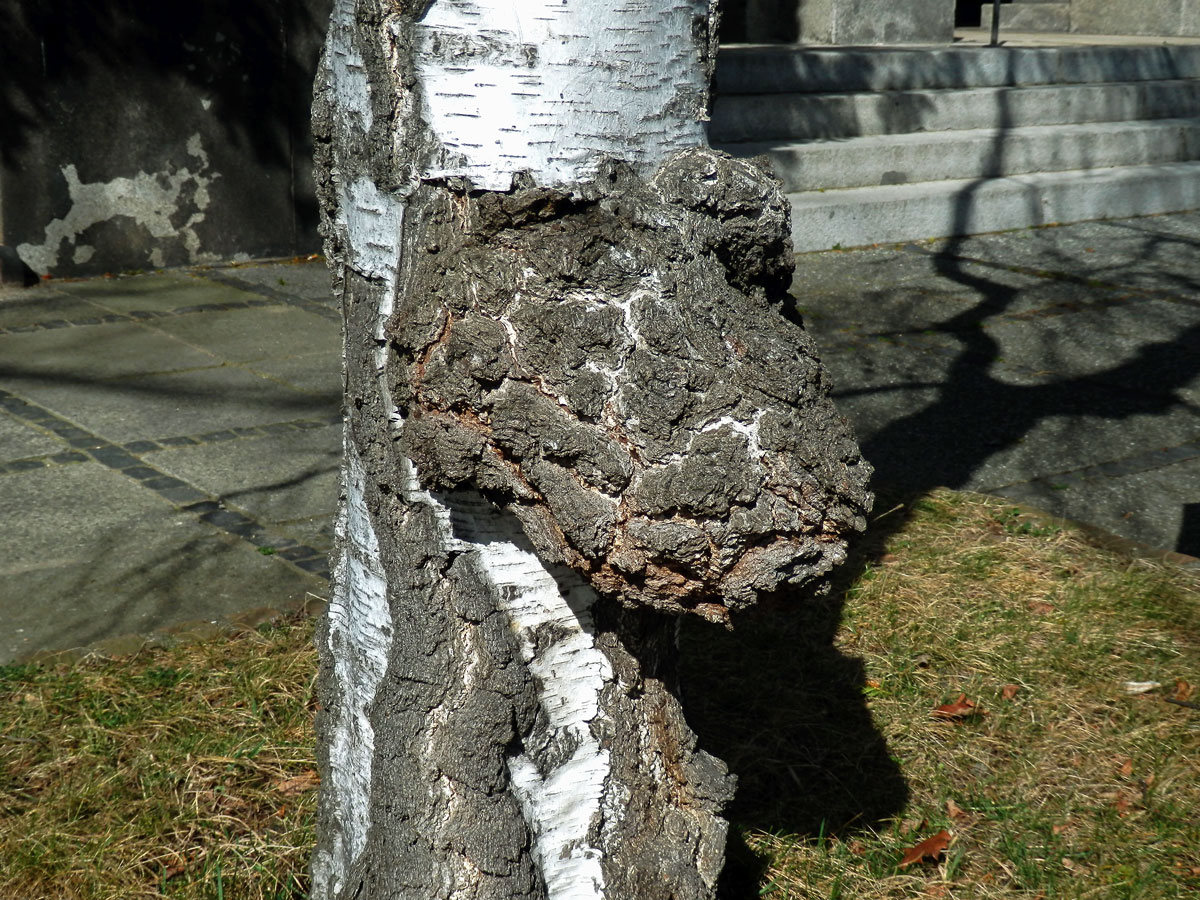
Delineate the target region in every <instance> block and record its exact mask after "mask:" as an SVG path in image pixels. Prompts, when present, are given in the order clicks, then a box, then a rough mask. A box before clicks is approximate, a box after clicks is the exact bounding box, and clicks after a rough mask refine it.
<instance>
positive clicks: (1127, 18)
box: [1071, 0, 1200, 37]
mask: <svg viewBox="0 0 1200 900" xmlns="http://www.w3.org/2000/svg"><path fill="white" fill-rule="evenodd" d="M1071 30H1072V31H1076V32H1081V33H1083V34H1150V35H1163V36H1167V37H1200V0H1137V2H1134V3H1131V2H1126V0H1071Z"/></svg>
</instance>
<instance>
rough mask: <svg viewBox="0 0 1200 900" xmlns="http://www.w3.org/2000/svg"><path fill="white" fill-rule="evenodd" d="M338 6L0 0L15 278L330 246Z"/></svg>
mask: <svg viewBox="0 0 1200 900" xmlns="http://www.w3.org/2000/svg"><path fill="white" fill-rule="evenodd" d="M330 5H331V0H241V2H236V3H235V2H231V0H211V2H196V0H192V2H190V3H180V4H176V3H170V4H166V3H164V4H150V3H144V2H138V0H111V2H107V3H103V4H96V3H88V2H85V0H47V2H42V3H36V4H35V3H29V2H22V0H0V21H3V23H4V25H3V28H0V247H3V251H2V252H0V257H3V258H5V259H6V260H8V262H9V265H6V266H5V280H13V277H12V274H13V273H12V268H13V267H12V265H11V263H12V260H13V257H14V256H16V257H19V259H20V260H21V261H22V262H23V263H24V264H25V265H26V266H28V267H30V268H31V269H32V270H33V271H34V272H36V273H38V274H43V275H44V274H50V275H54V276H73V275H85V274H95V273H102V272H111V271H122V270H129V269H144V268H155V267H159V266H171V265H183V264H189V263H202V262H206V261H212V260H218V259H228V258H231V257H236V256H238V255H244V256H251V257H253V256H280V255H292V254H297V253H310V252H315V251H316V250H318V249H319V246H320V244H319V240H318V238H317V234H316V218H317V217H316V202H315V199H314V196H313V187H312V175H311V168H312V162H311V140H310V138H309V124H308V121H309V109H310V105H311V102H312V101H311V98H312V75H313V72H315V70H316V60H317V55H318V53H319V51H320V44H321V41H322V39H323V36H324V31H325V25H326V22H327V19H328V15H329V8H330Z"/></svg>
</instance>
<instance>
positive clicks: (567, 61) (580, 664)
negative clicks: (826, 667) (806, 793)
mask: <svg viewBox="0 0 1200 900" xmlns="http://www.w3.org/2000/svg"><path fill="white" fill-rule="evenodd" d="M714 46H715V27H712V20H711V10H710V8H709V6H708V2H707V0H686V2H681V0H663V2H650V0H627V2H625V3H623V4H622V5H620V6H619V7H618V8H615V9H614V8H612V7H610V5H609V4H605V3H602V2H600V0H554V2H545V0H540V2H526V0H521V2H518V3H515V4H514V3H507V2H506V3H500V2H498V0H434V2H432V3H430V4H426V5H416V4H410V3H408V2H406V0H337V2H336V3H335V6H334V10H333V15H332V20H331V27H330V30H329V37H328V41H327V44H326V48H325V53H324V56H323V59H322V66H321V71H320V74H319V76H318V79H317V88H316V102H315V105H314V135H315V138H316V150H317V182H318V190H319V194H320V197H321V202H322V213H323V218H324V223H323V229H324V234H325V237H326V255H327V258H328V259H329V260H330V265H331V268H332V270H333V276H334V289H335V292H336V293H337V295H338V296H339V297H340V299H341V302H342V305H343V310H344V314H345V323H346V324H345V345H344V347H345V351H344V352H345V389H346V464H345V467H344V471H343V498H342V511H341V515H340V518H339V523H338V528H337V550H336V553H337V559H336V564H335V574H334V585H333V589H332V591H331V601H330V610H329V614H328V617H327V619H326V621H325V622H324V624H323V626H322V628H321V630H320V634H319V637H318V644H319V647H320V649H321V660H322V662H321V673H320V694H321V700H322V708H323V711H322V714H321V716H320V717H319V720H318V732H319V761H320V765H321V769H322V788H321V798H320V812H319V825H318V832H319V833H318V846H317V848H316V851H315V853H314V856H313V897H314V898H318V900H350V898H384V897H386V898H405V900H407V898H412V900H417V898H420V900H430V898H447V900H449V898H455V900H485V898H486V900H507V898H545V900H594V898H595V900H626V898H637V900H659V898H661V900H667V898H676V900H680V898H687V900H693V898H696V900H704V898H711V897H713V896H714V892H715V890H716V883H717V878H718V876H719V874H720V871H721V866H722V860H723V853H724V844H725V835H726V829H727V826H726V823H725V821H724V820H723V819H722V818H721V812H722V809H723V808H724V806H725V804H726V803H727V801H728V800H729V798H730V797H731V794H732V789H733V784H732V778H731V776H729V774H728V772H727V771H726V769H725V767H724V765H723V764H722V763H720V761H719V760H716V759H714V758H713V757H711V756H709V755H708V754H706V753H704V752H703V751H702V750H700V749H699V748H698V747H697V746H696V741H695V737H694V735H693V734H692V733H691V731H690V730H689V729H688V727H687V724H686V722H684V720H683V716H682V712H681V709H680V706H679V703H678V701H677V700H676V691H675V684H674V678H675V675H674V672H675V645H674V640H673V638H674V622H673V620H672V619H671V617H670V616H669V615H667V614H668V613H669V614H684V613H691V614H698V615H701V616H703V617H705V618H707V619H710V620H713V621H716V622H725V623H728V622H729V620H730V617H731V616H732V614H733V613H734V612H735V611H736V610H738V609H741V608H744V607H746V606H748V605H750V604H751V603H753V602H754V601H755V599H756V598H757V597H759V596H760V595H762V594H764V593H770V592H774V591H777V590H779V589H781V588H784V587H792V588H796V587H798V588H802V589H804V590H819V589H820V588H821V586H822V584H823V581H824V578H825V575H826V574H827V573H828V572H829V570H830V569H831V568H832V567H833V566H834V565H836V564H837V563H838V562H840V561H841V560H842V559H843V558H844V554H845V542H846V539H847V537H848V536H849V535H850V534H852V533H853V532H854V531H856V530H860V529H861V528H862V527H863V523H864V515H865V513H866V511H867V509H868V508H869V504H870V495H869V493H868V492H867V490H866V487H865V485H866V481H867V478H868V477H869V473H870V468H869V466H867V465H866V463H864V462H863V461H862V460H861V458H860V457H859V454H858V448H857V446H856V444H855V442H854V439H853V437H852V435H851V434H850V432H849V430H848V428H847V426H846V424H845V422H844V421H843V420H842V419H841V418H840V417H839V416H838V415H837V414H836V412H835V411H834V410H833V407H832V406H831V404H830V403H829V400H828V397H827V389H826V385H825V383H824V376H823V372H822V370H821V367H820V365H819V363H818V361H817V358H816V355H815V350H814V348H813V347H812V345H811V343H810V342H809V341H808V339H807V337H806V336H805V335H804V333H803V331H802V330H801V329H799V327H798V326H796V325H794V324H792V323H790V322H789V321H788V320H787V319H786V318H785V317H784V316H783V315H782V313H781V308H782V306H783V303H784V300H785V296H786V290H787V286H788V283H789V282H790V277H791V266H792V261H791V246H790V241H789V237H788V235H789V228H788V221H787V206H786V203H785V202H784V201H783V198H782V196H781V195H780V193H779V190H778V187H777V186H776V184H775V183H774V182H773V180H772V179H771V178H770V176H769V175H768V174H767V173H765V172H763V171H761V170H760V169H758V168H756V167H754V166H752V165H750V164H747V163H743V162H738V161H735V160H732V159H729V158H728V157H724V156H722V155H721V154H717V153H714V152H713V151H710V150H708V149H706V148H705V146H704V131H703V120H704V118H705V108H706V102H707V101H706V85H707V80H708V73H709V70H710V63H711V59H712V54H713V51H714Z"/></svg>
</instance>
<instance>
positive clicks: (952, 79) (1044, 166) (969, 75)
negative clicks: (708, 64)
mask: <svg viewBox="0 0 1200 900" xmlns="http://www.w3.org/2000/svg"><path fill="white" fill-rule="evenodd" d="M1030 5H1037V4H1030ZM716 88H717V90H716V99H715V101H714V104H713V120H712V122H711V124H710V129H709V138H710V141H711V143H712V144H713V146H715V147H717V148H719V149H722V150H725V151H727V152H729V153H732V154H734V155H736V156H757V155H760V154H766V155H767V156H768V157H770V159H771V160H772V162H773V163H774V166H775V171H776V174H778V176H779V177H780V179H781V180H782V182H783V184H784V188H785V190H786V191H787V192H788V195H789V198H790V199H791V202H792V214H793V236H794V239H795V245H796V250H797V251H798V252H799V251H806V250H824V249H829V248H830V247H834V246H842V247H853V246H862V245H867V244H875V243H883V242H895V241H904V240H915V239H920V238H930V237H944V236H948V235H953V234H975V233H980V232H987V231H1002V230H1006V229H1011V228H1024V227H1029V226H1033V225H1044V224H1050V223H1055V222H1080V221H1086V220H1089V219H1100V218H1110V217H1123V216H1135V215H1148V214H1152V213H1160V212H1173V211H1180V210H1185V209H1195V208H1200V44H1178V45H1171V46H1162V45H1154V44H1143V45H1139V46H1086V45H1085V46H1069V47H1027V48H1021V47H1012V48H1010V47H986V46H946V47H934V48H930V47H923V48H845V49H838V48H819V49H814V48H798V47H784V46H775V47H761V46H759V47H724V48H722V50H721V55H720V57H719V58H718V62H717V77H716Z"/></svg>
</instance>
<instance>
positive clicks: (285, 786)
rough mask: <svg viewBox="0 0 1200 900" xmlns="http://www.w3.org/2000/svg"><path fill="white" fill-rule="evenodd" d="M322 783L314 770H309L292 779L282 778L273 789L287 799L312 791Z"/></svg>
mask: <svg viewBox="0 0 1200 900" xmlns="http://www.w3.org/2000/svg"><path fill="white" fill-rule="evenodd" d="M320 782H321V776H319V775H318V774H317V773H316V772H315V771H314V770H313V769H307V770H306V771H304V772H301V773H300V774H299V775H294V776H292V777H291V778H281V779H279V780H278V781H276V782H275V784H274V785H273V787H274V788H275V790H277V791H279V793H281V794H283V795H284V796H285V797H287V796H290V795H292V794H303V793H304V792H305V791H308V790H312V789H313V788H315V787H316V786H317V785H318V784H320Z"/></svg>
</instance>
